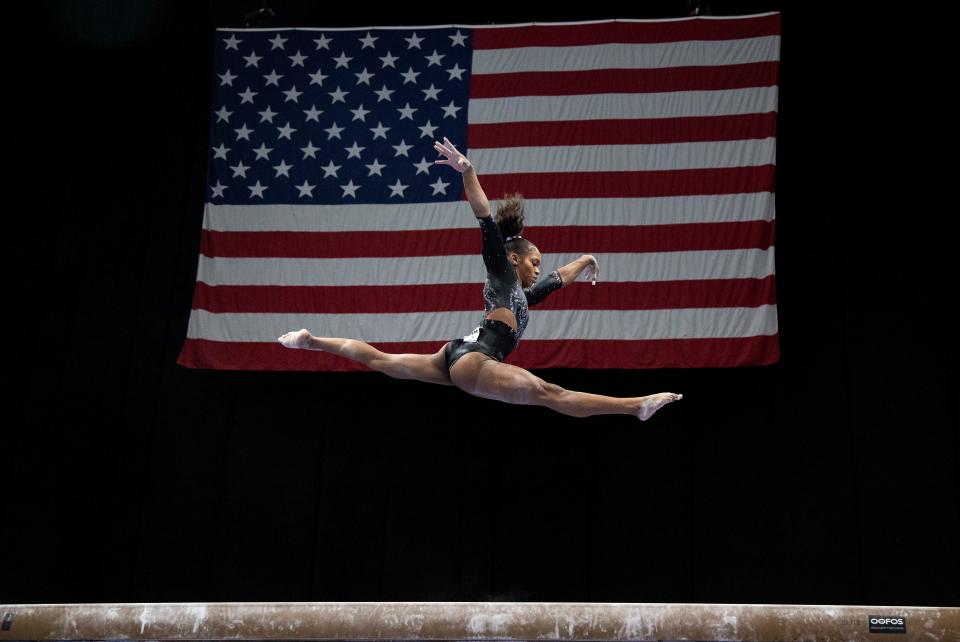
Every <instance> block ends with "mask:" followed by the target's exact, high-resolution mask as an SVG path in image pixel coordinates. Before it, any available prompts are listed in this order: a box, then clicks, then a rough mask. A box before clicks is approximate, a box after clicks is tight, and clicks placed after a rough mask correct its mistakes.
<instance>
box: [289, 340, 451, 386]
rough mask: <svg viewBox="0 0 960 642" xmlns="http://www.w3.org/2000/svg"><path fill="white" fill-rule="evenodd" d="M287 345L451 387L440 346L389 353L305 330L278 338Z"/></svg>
mask: <svg viewBox="0 0 960 642" xmlns="http://www.w3.org/2000/svg"><path fill="white" fill-rule="evenodd" d="M277 340H278V341H279V342H280V343H282V344H283V345H285V346H286V347H288V348H302V349H305V350H322V351H324V352H329V353H331V354H335V355H339V356H341V357H345V358H347V359H352V360H353V361H359V362H360V363H362V364H363V365H365V366H367V367H368V368H370V369H371V370H376V371H378V372H382V373H384V374H386V375H389V376H391V377H393V378H394V379H416V380H417V381H425V382H427V383H439V384H443V385H447V386H452V385H453V382H452V381H450V375H449V374H448V373H447V368H446V363H445V361H444V357H443V348H440V350H439V351H438V352H435V353H434V354H413V353H408V354H391V353H389V352H381V351H380V350H377V349H376V348H374V347H373V346H372V345H370V344H369V343H366V342H364V341H360V340H358V339H339V338H331V337H315V336H313V335H312V334H310V332H309V331H308V330H306V329H304V330H298V331H297V332H287V333H286V334H284V335H282V336H281V337H279V338H278V339H277Z"/></svg>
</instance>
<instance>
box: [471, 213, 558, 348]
mask: <svg viewBox="0 0 960 642" xmlns="http://www.w3.org/2000/svg"><path fill="white" fill-rule="evenodd" d="M477 221H479V223H480V231H481V234H482V237H483V262H484V264H485V265H486V266H487V282H486V283H485V284H484V286H483V305H484V318H486V315H488V314H489V313H491V312H493V311H494V310H495V309H497V308H506V309H508V310H510V312H512V313H513V316H514V317H515V318H516V320H517V331H516V337H515V338H516V340H517V341H520V337H521V336H523V331H524V330H526V329H527V316H528V315H527V312H528V308H529V306H531V305H536V304H537V303H539V302H540V301H542V300H543V298H544V297H546V296H547V295H548V294H550V293H551V292H553V291H554V290H557V289H559V288H560V287H561V286H562V285H563V283H562V281H561V280H560V274H559V273H558V272H557V271H556V270H554V271H553V272H551V273H550V274H548V275H547V276H545V277H544V278H542V279H538V280H537V282H536V283H534V284H533V285H532V286H530V287H529V288H523V287H521V285H520V279H519V278H517V271H516V268H514V266H513V265H512V264H511V263H510V261H509V260H508V259H507V253H506V250H505V249H504V247H503V238H502V237H501V235H500V228H499V227H497V223H496V221H494V219H493V216H487V217H484V218H478V219H477Z"/></svg>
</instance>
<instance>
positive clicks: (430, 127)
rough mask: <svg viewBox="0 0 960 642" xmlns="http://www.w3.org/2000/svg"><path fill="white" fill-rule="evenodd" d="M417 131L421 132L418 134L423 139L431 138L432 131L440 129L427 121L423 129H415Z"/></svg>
mask: <svg viewBox="0 0 960 642" xmlns="http://www.w3.org/2000/svg"><path fill="white" fill-rule="evenodd" d="M417 129H419V130H420V131H421V132H423V133H422V134H420V138H423V137H425V136H426V137H427V138H433V131H434V130H435V129H440V127H439V126H438V125H431V124H430V121H429V120H428V121H427V124H426V125H424V126H423V127H417Z"/></svg>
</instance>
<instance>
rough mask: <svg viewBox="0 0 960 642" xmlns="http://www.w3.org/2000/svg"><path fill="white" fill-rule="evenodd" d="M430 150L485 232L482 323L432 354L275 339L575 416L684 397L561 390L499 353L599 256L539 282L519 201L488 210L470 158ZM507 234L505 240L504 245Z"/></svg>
mask: <svg viewBox="0 0 960 642" xmlns="http://www.w3.org/2000/svg"><path fill="white" fill-rule="evenodd" d="M443 141H444V142H443V143H440V142H436V143H435V144H434V148H435V149H436V150H437V152H438V153H439V154H442V155H443V156H445V157H446V159H440V160H437V161H435V162H436V163H437V164H439V165H449V166H450V167H452V168H454V169H455V170H457V171H458V172H460V173H461V174H463V186H464V190H465V191H466V194H467V200H468V201H469V202H470V207H471V208H473V214H474V216H476V217H477V220H478V222H479V223H480V231H481V234H482V237H483V262H484V263H485V264H486V266H487V282H486V285H485V286H484V288H483V300H484V304H485V308H486V312H485V316H484V319H483V321H482V323H481V324H480V325H479V326H477V327H476V328H474V330H473V332H471V333H470V334H468V335H467V336H465V337H463V338H462V339H456V340H454V341H450V342H448V343H447V344H446V345H444V346H443V347H442V348H440V350H439V351H437V352H436V353H435V354H432V355H430V354H389V353H386V352H381V351H380V350H377V349H376V348H374V347H373V346H371V345H369V344H368V343H365V342H363V341H358V340H356V339H337V338H328V337H315V336H313V335H312V334H310V332H309V331H308V330H306V329H303V330H299V331H297V332H288V333H286V334H284V335H283V336H281V337H279V338H278V339H277V340H278V341H279V342H280V343H281V344H283V345H284V346H286V347H288V348H305V349H307V350H323V351H325V352H329V353H331V354H336V355H339V356H341V357H346V358H347V359H352V360H354V361H359V362H360V363H362V364H364V365H365V366H367V367H368V368H371V369H373V370H377V371H379V372H383V373H385V374H387V375H389V376H391V377H395V378H397V379H417V380H419V381H425V382H427V383H440V384H444V385H448V386H449V385H454V386H456V387H458V388H460V389H461V390H463V391H464V392H468V393H470V394H471V395H476V396H478V397H484V398H486V399H497V400H499V401H505V402H507V403H515V404H524V405H537V406H546V407H547V408H550V409H552V410H556V411H557V412H560V413H563V414H565V415H570V416H573V417H589V416H591V415H610V414H621V415H634V416H636V417H639V418H640V419H642V420H646V419H649V418H650V416H651V415H653V413H655V412H656V411H657V410H659V409H660V408H661V407H662V406H663V405H664V404H667V403H670V402H671V401H676V400H678V399H681V398H682V395H678V394H673V393H671V392H662V393H659V394H655V395H649V396H646V397H607V396H604V395H595V394H590V393H587V392H577V391H575V390H565V389H564V388H561V387H560V386H558V385H555V384H552V383H548V382H546V381H544V380H543V379H541V378H540V377H537V376H536V375H534V374H532V373H531V372H529V371H527V370H524V369H523V368H518V367H517V366H514V365H511V364H509V363H504V361H503V360H504V359H505V358H506V357H507V355H508V354H510V353H511V352H512V351H513V349H514V348H515V347H516V346H517V342H518V341H520V337H521V335H522V334H523V331H524V330H525V329H526V326H527V306H532V305H536V304H537V303H539V302H540V301H542V300H543V299H544V297H546V296H547V295H548V294H550V293H551V292H553V291H555V290H558V289H560V288H562V287H565V286H567V285H569V284H570V283H572V282H573V281H575V280H576V278H577V277H578V276H580V274H581V272H584V271H586V273H587V277H588V278H590V277H592V278H594V279H596V276H597V274H598V272H599V268H598V265H597V260H596V259H595V258H594V257H592V256H589V255H586V256H582V257H580V258H579V259H577V260H576V261H574V262H573V263H570V264H568V265H565V266H563V267H561V268H557V269H556V270H554V271H553V272H551V273H550V274H549V275H547V277H546V278H544V279H543V280H539V281H538V279H537V277H538V276H539V275H540V258H541V257H540V251H539V250H538V249H537V247H536V246H535V245H534V244H533V243H531V242H530V241H529V240H527V239H525V238H523V237H522V236H521V234H520V233H521V232H522V230H523V200H522V197H520V196H519V195H515V196H513V197H508V198H506V199H505V200H504V201H502V202H501V203H500V205H499V207H498V208H497V220H496V221H494V218H493V216H491V215H490V203H489V201H487V196H486V194H484V193H483V189H481V187H480V181H479V180H478V179H477V172H476V170H475V169H474V167H473V164H472V163H471V162H470V161H469V160H468V159H467V157H466V156H464V155H463V154H462V153H460V152H459V151H458V150H457V148H456V147H454V146H453V143H451V142H450V141H449V140H448V139H447V138H444V139H443ZM504 237H506V243H504Z"/></svg>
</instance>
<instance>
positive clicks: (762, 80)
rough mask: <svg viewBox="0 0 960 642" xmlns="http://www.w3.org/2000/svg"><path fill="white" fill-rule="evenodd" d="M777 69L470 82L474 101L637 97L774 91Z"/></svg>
mask: <svg viewBox="0 0 960 642" xmlns="http://www.w3.org/2000/svg"><path fill="white" fill-rule="evenodd" d="M778 66H779V63H777V62H776V61H772V62H755V63H746V64H742V65H723V66H720V67H670V68H668V69H594V70H590V71H549V72H548V71H528V72H517V73H504V74H476V75H474V76H472V77H471V78H470V98H503V97H514V96H575V95H587V94H639V93H647V92H667V91H713V90H723V89H743V88H746V87H770V86H773V85H776V84H777V68H778Z"/></svg>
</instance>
